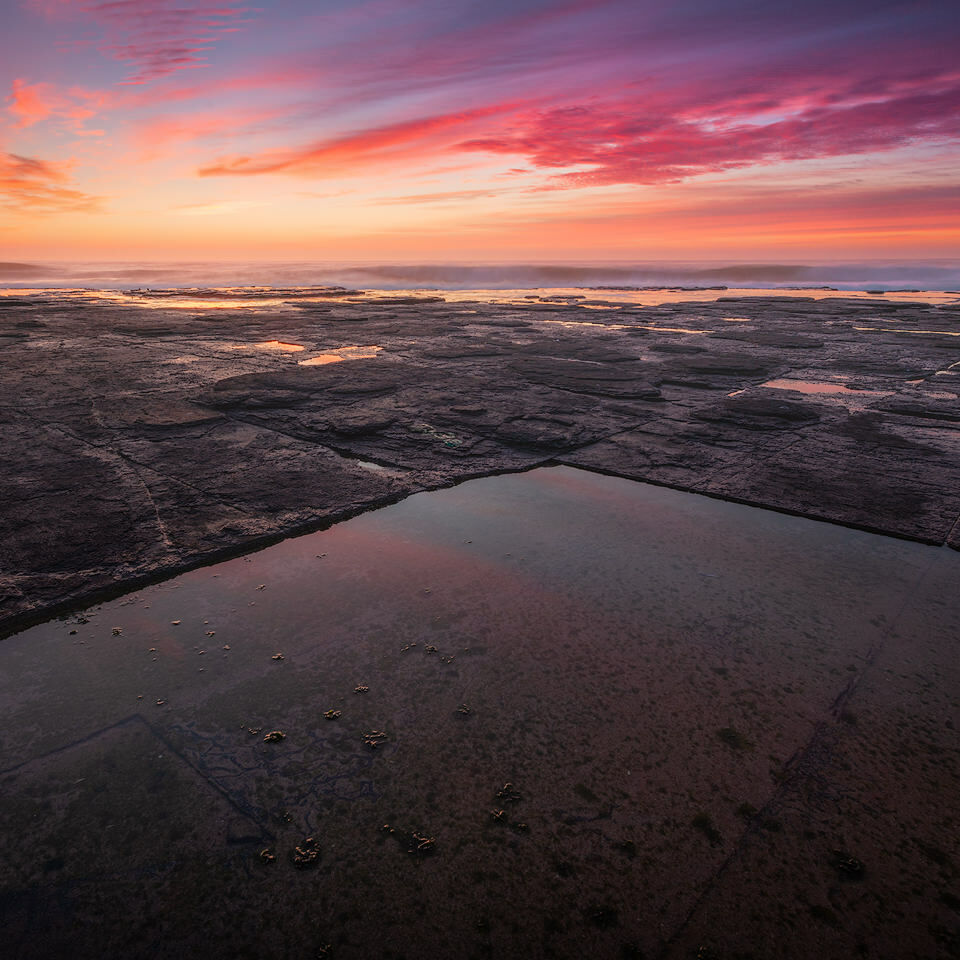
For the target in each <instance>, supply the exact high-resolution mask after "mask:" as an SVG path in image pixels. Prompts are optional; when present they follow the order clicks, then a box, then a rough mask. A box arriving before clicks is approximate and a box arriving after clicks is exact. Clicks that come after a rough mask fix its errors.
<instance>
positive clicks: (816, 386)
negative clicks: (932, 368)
mask: <svg viewBox="0 0 960 960" xmlns="http://www.w3.org/2000/svg"><path fill="white" fill-rule="evenodd" d="M760 386H761V387H770V388H771V389H773V390H793V391H794V392H795V393H807V394H815V395H818V396H819V395H824V396H830V395H834V396H841V397H843V396H852V395H853V396H857V395H858V396H862V397H889V396H892V394H893V393H894V392H895V391H893V390H857V389H855V388H854V387H848V386H847V385H846V384H844V383H833V382H831V381H829V380H788V379H783V380H768V381H767V382H766V383H761V384H760Z"/></svg>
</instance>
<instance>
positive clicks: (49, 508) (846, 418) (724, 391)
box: [0, 292, 960, 633]
mask: <svg viewBox="0 0 960 960" xmlns="http://www.w3.org/2000/svg"><path fill="white" fill-rule="evenodd" d="M350 347H368V348H374V347H376V348H379V351H378V352H377V353H376V355H375V356H369V357H366V358H362V359H344V360H343V361H342V362H325V363H319V364H317V365H304V364H303V363H302V361H304V360H307V359H311V358H315V357H329V356H331V355H332V356H338V354H337V351H340V352H341V353H342V355H343V356H344V357H349V356H351V352H350V351H348V350H345V348H350ZM296 348H302V349H296ZM0 349H2V357H3V361H4V362H3V369H4V373H3V377H2V388H0V389H2V394H0V405H2V409H3V416H2V418H0V420H2V422H0V451H2V457H3V462H4V464H5V468H4V471H3V474H2V478H0V497H2V502H3V504H4V507H3V536H2V539H0V630H2V631H3V632H4V633H9V632H11V631H12V630H14V629H17V628H18V627H19V626H21V625H23V624H25V623H27V622H30V621H31V620H36V619H39V618H42V617H43V616H46V615H49V614H50V613H52V612H55V611H57V610H58V609H66V608H68V607H70V606H77V605H79V604H80V603H81V602H83V603H86V602H89V601H91V600H92V599H96V598H97V597H100V596H106V595H109V594H110V593H116V592H118V591H121V590H123V589H126V588H127V587H130V586H132V585H135V584H137V583H143V582H148V581H150V580H156V579H160V578H162V577H164V576H167V575H170V574H172V573H174V572H177V571H180V570H183V569H187V568H189V567H191V566H196V565H199V564H202V563H205V562H210V561H212V560H215V559H220V558H222V557H224V556H228V555H230V554H235V553H238V552H242V551H245V550H250V549H254V548H256V547H258V546H260V545H263V544H265V543H268V542H270V541H272V540H276V539H279V538H282V537H284V536H288V535H290V534H293V533H296V532H298V531H305V530H308V529H315V528H318V527H320V526H323V525H327V524H330V523H332V522H335V521H337V520H339V519H342V518H345V517H347V516H350V515H353V514H356V513H359V512H361V511H364V510H367V509H370V508H372V507H375V506H378V505H382V504H385V503H389V502H393V501H396V500H398V499H401V498H403V497H405V496H407V495H409V494H411V493H413V492H416V491H419V490H427V489H434V488H438V487H443V486H448V485H450V484H454V483H457V482H459V481H461V480H464V479H467V478H470V477H477V476H482V475H485V474H493V473H498V472H506V471H516V470H524V469H528V468H531V467H534V466H537V465H542V464H545V463H564V464H568V465H572V466H577V467H581V468H586V469H590V470H595V471H600V472H604V473H609V474H616V475H619V476H623V477H628V478H633V479H637V480H644V481H649V482H653V483H657V484H663V485H667V486H670V487H675V488H678V489H683V490H691V491H696V492H699V493H703V494H707V495H710V496H715V497H721V498H725V499H731V500H736V501H740V502H744V503H749V504H755V505H759V506H763V507H769V508H773V509H776V510H781V511H785V512H790V513H796V514H800V515H803V516H808V517H813V518H818V519H824V520H829V521H833V522H836V523H841V524H846V525H849V526H854V527H859V528H862V529H866V530H871V531H876V532H881V533H885V534H890V535H894V536H898V537H905V538H909V539H914V540H919V541H922V542H925V543H931V544H948V545H949V546H951V547H953V548H954V549H960V522H958V520H960V399H958V395H960V304H953V305H949V304H948V305H927V304H923V303H908V302H891V301H888V300H884V301H879V300H878V301H869V300H862V299H859V300H858V299H852V298H851V299H842V298H841V299H829V300H827V299H822V300H818V299H814V298H812V297H804V296H782V297H739V298H731V297H722V296H721V297H720V298H719V299H717V300H716V301H712V302H696V303H694V302H690V303H671V304H663V305H660V306H645V307H641V306H637V305H636V304H623V303H614V302H607V301H602V300H600V301H597V300H591V301H588V302H583V301H582V300H579V301H578V300H570V301H566V302H564V301H560V300H557V299H555V298H549V299H546V298H545V299H532V298H531V299H527V300H525V301H523V302H515V303H490V302H464V301H456V302H454V301H446V300H445V299H444V298H443V297H442V296H425V297H423V298H417V297H382V298H376V297H363V296H361V295H357V296H347V295H344V296H341V297H330V296H328V297H325V298H322V299H303V298H301V299H293V300H290V301H288V302H284V303H267V302H265V303H264V304H262V305H258V306H254V307H250V306H241V305H238V306H236V307H235V308H234V307H231V306H230V305H229V304H228V305H227V306H226V307H224V306H222V305H218V306H217V307H216V308H214V307H213V306H210V307H207V306H204V305H202V304H201V305H198V306H195V307H193V308H192V309H184V308H182V307H175V306H171V301H170V299H169V298H167V299H163V298H158V299H157V300H156V301H155V302H147V298H145V297H141V298H139V300H137V302H134V300H133V298H127V299H124V298H122V297H118V298H115V299H112V300H111V299H109V298H98V297H96V296H93V295H81V294H66V293H63V294H56V293H49V292H48V293H45V294H42V295H36V294H34V295H24V296H17V297H9V296H8V297H5V298H0ZM356 352H357V351H354V353H356ZM361 352H362V351H361ZM367 352H373V351H372V349H371V350H369V351H367ZM770 384H775V385H773V386H771V385H770Z"/></svg>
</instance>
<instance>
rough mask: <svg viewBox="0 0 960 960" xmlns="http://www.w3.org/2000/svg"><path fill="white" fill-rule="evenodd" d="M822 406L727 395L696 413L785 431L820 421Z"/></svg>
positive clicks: (709, 418) (753, 427)
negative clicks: (790, 427) (793, 426)
mask: <svg viewBox="0 0 960 960" xmlns="http://www.w3.org/2000/svg"><path fill="white" fill-rule="evenodd" d="M820 413H821V411H820V408H819V407H818V406H816V405H815V404H811V403H796V402H794V401H792V400H778V399H776V398H773V397H752V396H740V397H726V398H724V399H723V400H721V401H720V402H719V403H717V404H714V405H713V406H710V407H705V408H703V409H700V410H697V411H695V412H694V414H693V416H694V418H696V419H697V420H706V421H710V422H718V423H729V424H733V425H735V426H738V427H743V428H744V429H747V430H782V429H784V428H785V427H789V426H791V425H800V424H809V423H816V422H817V421H818V420H819V419H820Z"/></svg>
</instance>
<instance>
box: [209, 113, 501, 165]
mask: <svg viewBox="0 0 960 960" xmlns="http://www.w3.org/2000/svg"><path fill="white" fill-rule="evenodd" d="M511 109H513V105H510V104H495V105H492V106H488V107H483V108H478V109H475V110H465V111H462V112H458V113H447V114H438V115H436V116H432V117H422V118H419V119H416V120H409V121H405V122H403V123H393V124H388V125H386V126H382V127H375V128H373V129H370V130H363V131H361V132H359V133H353V134H348V135H346V136H343V137H339V138H336V139H333V140H322V141H320V142H318V143H312V144H308V145H306V146H303V147H297V148H294V149H292V150H269V151H264V152H262V153H259V154H254V155H252V156H237V157H226V158H223V159H221V160H220V161H218V162H217V163H215V164H211V165H210V166H207V167H204V168H202V169H201V170H199V171H198V173H199V175H200V176H202V177H212V176H253V175H257V174H266V173H285V174H293V175H300V176H312V175H331V174H334V173H337V174H342V173H344V172H346V173H350V172H351V171H352V170H354V169H356V168H357V167H359V166H361V165H368V164H371V163H376V162H386V161H390V162H394V163H395V162H397V161H398V160H400V159H406V158H411V157H424V156H431V157H433V156H436V154H437V152H438V150H439V149H442V148H443V147H445V146H446V144H447V142H448V141H449V138H450V133H449V132H450V131H452V130H456V131H460V135H462V134H463V132H465V131H467V130H469V129H470V128H471V127H473V126H475V125H476V124H478V123H480V122H482V121H483V120H485V119H486V118H488V117H491V116H494V115H496V114H502V113H504V112H505V111H509V110H511Z"/></svg>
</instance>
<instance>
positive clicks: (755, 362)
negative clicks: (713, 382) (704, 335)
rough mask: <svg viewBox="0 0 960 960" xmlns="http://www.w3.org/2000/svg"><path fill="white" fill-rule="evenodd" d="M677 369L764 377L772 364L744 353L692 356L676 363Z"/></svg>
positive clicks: (691, 371)
mask: <svg viewBox="0 0 960 960" xmlns="http://www.w3.org/2000/svg"><path fill="white" fill-rule="evenodd" d="M674 364H675V369H681V370H684V371H689V372H690V373H705V374H723V375H725V376H748V377H749V376H752V377H756V376H763V375H765V374H766V373H767V372H768V371H769V370H770V367H771V365H770V363H769V362H766V361H763V360H760V359H758V358H757V357H755V356H751V355H750V354H744V353H714V354H708V355H697V356H692V357H690V359H688V360H684V361H683V362H682V363H680V362H679V361H674Z"/></svg>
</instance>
